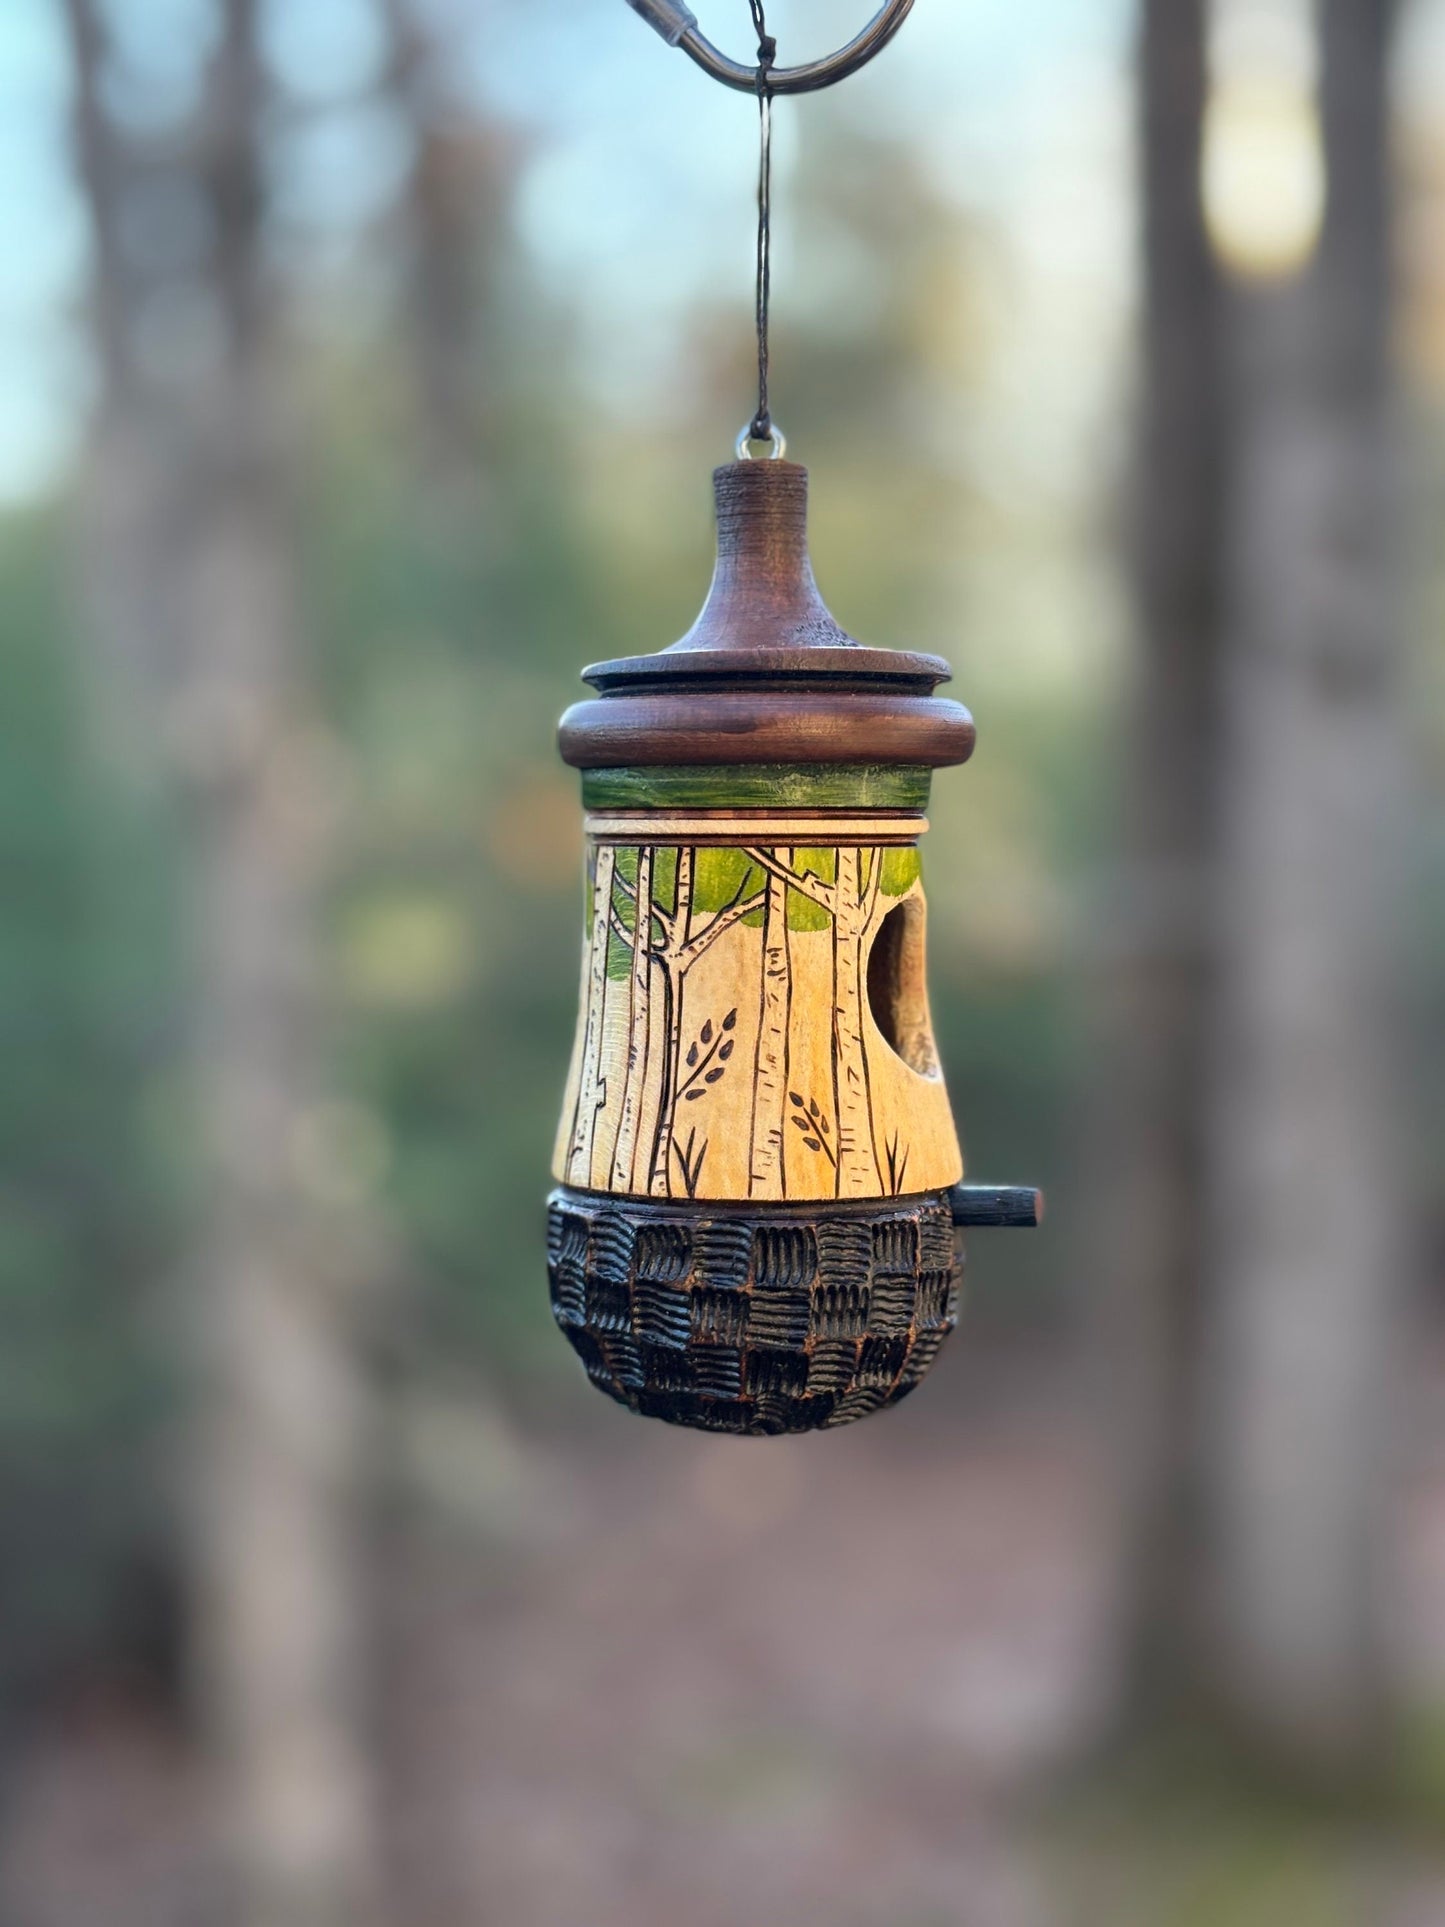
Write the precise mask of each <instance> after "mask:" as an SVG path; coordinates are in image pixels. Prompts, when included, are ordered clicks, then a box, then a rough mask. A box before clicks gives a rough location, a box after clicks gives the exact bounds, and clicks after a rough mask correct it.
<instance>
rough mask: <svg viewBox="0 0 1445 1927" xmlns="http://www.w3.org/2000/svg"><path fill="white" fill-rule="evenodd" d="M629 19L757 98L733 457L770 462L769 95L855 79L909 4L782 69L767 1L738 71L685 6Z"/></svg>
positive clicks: (780, 448) (756, 15)
mask: <svg viewBox="0 0 1445 1927" xmlns="http://www.w3.org/2000/svg"><path fill="white" fill-rule="evenodd" d="M627 4H628V5H629V6H630V7H631V8H632V10H633V12H634V13H637V14H640V15H641V16H642V18H643V19H644V20H645V21H647V23H648V25H649V26H651V27H654V28H655V29H656V30H657V32H658V33H659V34H661V35H662V38H663V39H664V40H665V41H666V42H667V44H668V45H669V46H670V47H681V48H682V50H683V52H684V53H685V54H687V55H688V56H689V57H690V58H691V59H692V60H695V61H696V62H697V64H698V66H699V67H701V68H702V70H703V72H704V73H706V74H710V75H711V76H712V78H713V79H714V80H718V81H721V82H722V84H723V85H724V86H725V87H733V88H736V89H737V90H738V91H739V92H740V93H742V92H746V93H755V94H756V95H757V97H758V115H759V122H760V132H761V156H760V165H759V170H758V252H757V333H758V405H757V409H756V411H755V412H754V414H753V417H752V419H751V421H749V422H748V424H747V426H746V427H745V428H744V429H743V431H742V433H741V434H740V435H739V436H738V441H737V456H738V460H739V461H746V460H748V459H749V458H750V456H751V454H752V449H753V445H754V443H758V442H767V443H768V444H770V451H771V456H772V459H773V460H774V461H779V460H781V459H782V457H783V455H784V454H785V453H786V452H787V442H786V440H785V438H784V436H783V432H782V430H781V429H780V428H779V427H778V425H777V423H776V422H775V421H774V420H773V417H772V412H771V409H770V408H769V404H768V318H769V307H770V305H771V299H772V249H773V225H772V222H773V97H774V95H776V94H808V93H816V92H817V91H818V90H819V89H820V88H823V87H832V86H834V85H835V84H836V83H837V82H838V81H840V80H846V79H847V78H848V76H849V75H850V74H856V73H857V72H858V70H859V68H860V67H866V66H867V64H868V62H869V61H870V60H872V59H873V58H874V56H875V55H876V54H879V53H881V52H882V51H883V49H884V48H885V47H886V46H887V45H888V42H889V41H890V40H891V39H892V38H893V36H894V34H896V33H897V31H898V29H899V28H900V27H901V26H902V25H903V22H904V21H905V20H906V19H907V18H908V15H909V13H910V12H911V11H912V9H913V0H888V4H887V5H886V6H884V7H882V8H880V10H879V11H878V12H877V13H876V14H875V15H874V17H873V19H872V20H871V21H870V22H869V24H868V25H867V26H866V27H865V28H864V29H863V31H862V33H860V34H859V35H858V36H857V38H856V39H854V40H850V41H849V42H848V44H847V46H846V47H840V48H839V49H838V50H837V52H836V53H831V54H828V55H826V56H825V57H824V58H823V59H822V60H814V61H810V62H809V63H808V65H806V66H803V67H779V66H778V65H777V64H776V62H777V53H778V43H777V41H776V40H775V39H774V38H773V37H772V35H771V34H770V33H769V32H768V23H767V16H766V13H765V10H764V0H748V10H749V12H750V13H751V15H752V21H753V28H754V31H755V32H756V33H757V36H758V57H757V62H756V64H755V65H753V66H751V67H744V66H741V65H740V64H739V63H738V62H737V61H735V60H729V59H728V57H727V55H726V54H722V53H719V52H718V50H717V48H716V47H714V46H713V45H712V43H711V41H708V40H705V39H704V38H703V36H702V35H701V34H700V33H699V32H698V28H697V15H696V14H695V13H694V12H693V11H692V9H691V8H690V7H688V6H686V5H684V4H683V0H627Z"/></svg>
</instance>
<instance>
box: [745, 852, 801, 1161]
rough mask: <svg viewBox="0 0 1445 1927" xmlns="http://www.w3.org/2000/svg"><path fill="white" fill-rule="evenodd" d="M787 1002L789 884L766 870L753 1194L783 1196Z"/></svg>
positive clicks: (787, 857) (785, 859) (786, 858)
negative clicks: (766, 884) (766, 886)
mask: <svg viewBox="0 0 1445 1927" xmlns="http://www.w3.org/2000/svg"><path fill="white" fill-rule="evenodd" d="M773 854H774V856H775V857H776V858H777V860H778V861H779V862H780V863H783V864H790V863H791V861H792V851H791V850H775V851H774V852H773ZM791 1006H792V961H791V958H790V957H789V954H788V886H787V883H786V882H785V881H784V879H783V878H781V877H779V876H775V875H774V874H773V873H772V872H771V871H770V872H769V874H768V889H767V899H766V903H765V906H764V910H763V988H762V1017H761V1022H760V1024H759V1027H758V1047H757V1054H756V1057H755V1060H754V1067H753V1117H752V1154H751V1175H750V1189H751V1191H752V1193H753V1195H754V1196H758V1195H761V1196H763V1197H774V1196H778V1195H781V1196H783V1197H786V1196H787V1182H786V1178H785V1176H784V1161H783V1148H784V1139H783V1131H784V1126H785V1124H786V1121H787V1104H788V1022H789V1017H790V1013H791ZM774 1187H777V1189H776V1190H775V1189H774Z"/></svg>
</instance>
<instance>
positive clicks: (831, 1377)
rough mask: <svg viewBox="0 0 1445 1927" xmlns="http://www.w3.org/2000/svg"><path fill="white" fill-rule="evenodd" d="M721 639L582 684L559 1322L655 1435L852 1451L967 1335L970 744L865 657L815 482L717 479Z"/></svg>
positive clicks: (883, 660)
mask: <svg viewBox="0 0 1445 1927" xmlns="http://www.w3.org/2000/svg"><path fill="white" fill-rule="evenodd" d="M714 483H715V489H716V496H717V521H718V555H717V567H716V572H715V575H714V578H713V584H712V590H711V593H710V595H709V597H708V599H707V603H706V605H705V607H704V609H703V611H702V614H701V615H700V616H699V617H698V619H697V621H696V623H695V624H694V625H693V627H692V629H691V630H690V631H689V632H688V634H687V635H686V636H684V637H683V639H682V640H681V641H680V642H678V643H675V644H674V645H673V646H672V648H670V649H666V650H664V651H662V652H661V653H660V654H657V655H647V656H634V657H626V658H623V659H621V660H618V661H614V662H607V663H600V664H596V665H594V666H593V667H592V668H590V669H588V670H586V671H585V672H584V675H585V678H586V680H587V682H589V683H590V684H591V685H592V687H593V689H594V690H595V691H596V695H595V697H594V699H593V700H591V701H587V702H583V703H579V704H578V705H576V706H575V707H574V708H572V709H571V710H569V711H568V712H567V714H566V715H565V716H564V717H563V719H562V724H561V729H560V745H561V750H562V755H563V757H564V758H565V759H566V761H567V762H568V763H570V764H572V765H573V766H574V767H575V768H578V769H580V770H581V772H582V800H583V805H584V809H585V812H586V836H587V891H586V917H585V940H584V950H583V967H582V986H581V1001H580V1008H579V1013H578V1022H577V1038H576V1045H575V1049H574V1052H573V1058H572V1068H571V1075H570V1078H569V1080H568V1085H567V1093H566V1099H565V1102H564V1105H563V1110H562V1119H561V1124H560V1128H559V1130H558V1135H557V1145H556V1155H555V1160H554V1166H553V1170H554V1176H555V1177H556V1179H557V1184H558V1188H557V1189H556V1190H555V1191H554V1192H553V1194H552V1197H551V1199H550V1202H549V1219H548V1258H549V1269H550V1275H551V1288H552V1304H553V1309H554V1312H555V1314H556V1318H557V1322H558V1324H559V1325H560V1327H561V1329H562V1331H563V1332H564V1333H565V1334H566V1336H567V1338H568V1339H569V1340H570V1341H571V1343H572V1345H573V1346H574V1347H575V1349H576V1351H577V1352H578V1354H579V1356H580V1357H581V1359H582V1362H583V1364H584V1365H585V1367H586V1369H587V1373H588V1375H589V1377H590V1378H591V1379H592V1381H593V1383H594V1384H596V1385H597V1386H598V1387H599V1388H600V1389H601V1390H603V1391H605V1392H607V1393H608V1394H609V1395H610V1396H612V1397H613V1398H616V1399H618V1400H620V1401H621V1402H622V1403H623V1404H625V1405H627V1406H629V1407H631V1408H632V1409H633V1410H634V1411H637V1412H640V1413H644V1414H646V1415H649V1416H652V1417H657V1418H663V1419H668V1420H670V1421H672V1422H674V1423H677V1424H684V1425H693V1426H700V1427H704V1428H706V1429H709V1430H717V1431H726V1432H741V1433H774V1432H791V1431H806V1430H812V1429H815V1428H818V1427H825V1426H835V1425H841V1424H846V1423H847V1422H849V1421H850V1420H852V1419H856V1418H861V1417H863V1416H864V1415H866V1414H867V1413H869V1412H873V1411H876V1410H878V1409H879V1408H880V1407H882V1406H884V1405H888V1404H891V1403H893V1402H894V1401H896V1400H897V1399H899V1398H901V1397H903V1396H904V1394H905V1393H907V1392H909V1391H911V1390H912V1389H913V1387H914V1386H916V1385H917V1384H918V1382H919V1380H920V1379H921V1378H922V1377H923V1375H924V1373H925V1372H926V1371H927V1370H928V1368H929V1366H930V1365H931V1364H932V1363H933V1360H934V1358H935V1357H936V1356H937V1353H938V1350H939V1347H940V1346H941V1345H942V1343H943V1341H944V1339H945V1338H946V1337H947V1335H948V1333H949V1332H950V1331H951V1330H952V1329H953V1326H954V1322H955V1318H956V1311H957V1297H958V1284H959V1277H960V1269H961V1253H960V1252H959V1250H958V1249H957V1248H956V1243H955V1238H956V1222H967V1221H972V1222H979V1223H1032V1222H1034V1221H1035V1218H1036V1207H1037V1197H1036V1194H1035V1193H1033V1192H1029V1191H1010V1192H1003V1191H970V1190H967V1189H965V1188H963V1187H961V1186H960V1179H961V1178H962V1175H963V1160H962V1157H961V1155H960V1151H959V1144H958V1137H957V1133H956V1131H955V1128H954V1122H953V1116H952V1112H951V1110H950V1107H949V1100H948V1093H947V1090H946V1088H945V1085H944V1080H943V1074H942V1071H941V1069H940V1066H939V1062H938V1053H937V1051H936V1049H935V1046H934V1040H933V1030H932V1025H931V1023H930V1019H929V1009H928V990H927V983H926V977H925V949H926V935H927V922H928V910H927V900H926V897H925V893H924V882H923V866H922V860H921V855H920V839H921V838H922V836H923V833H924V831H925V830H926V829H927V827H928V825H927V820H926V816H925V811H926V810H927V807H928V798H929V787H930V783H931V781H932V776H933V772H934V770H935V769H938V768H942V767H945V766H947V765H950V764H956V763H962V762H964V761H965V760H966V759H967V758H968V756H969V754H970V752H971V750H972V748H973V743H974V726H973V721H972V719H971V717H970V716H969V714H968V711H967V710H966V709H964V708H963V706H962V705H961V704H959V703H956V702H952V701H949V700H948V699H946V698H944V697H940V696H939V695H938V694H937V693H936V692H937V689H938V686H939V685H940V684H941V683H943V682H944V681H946V680H947V677H948V674H949V670H948V665H947V664H946V663H945V662H943V661H942V660H941V659H940V658H939V657H936V656H928V655H911V654H904V653H902V652H899V651H894V650H889V649H874V648H865V647H863V646H861V645H859V644H858V643H856V642H855V641H854V640H853V639H852V638H851V637H850V636H848V635H846V634H845V633H844V632H843V630H842V629H841V628H840V627H839V626H838V624H837V623H836V622H835V621H834V619H833V617H832V616H831V615H830V614H829V612H828V610H827V608H826V607H825V606H824V604H823V602H822V600H821V598H820V596H819V594H818V590H817V587H816V585H815V583H814V580H813V572H812V567H811V565H810V562H809V559H808V549H807V490H808V476H807V470H806V469H804V468H801V467H798V466H797V465H795V464H793V463H790V462H786V461H780V460H774V461H757V462H751V461H738V462H735V463H732V464H730V465H728V466H727V467H724V468H721V469H719V470H718V471H717V473H716V475H715V477H714Z"/></svg>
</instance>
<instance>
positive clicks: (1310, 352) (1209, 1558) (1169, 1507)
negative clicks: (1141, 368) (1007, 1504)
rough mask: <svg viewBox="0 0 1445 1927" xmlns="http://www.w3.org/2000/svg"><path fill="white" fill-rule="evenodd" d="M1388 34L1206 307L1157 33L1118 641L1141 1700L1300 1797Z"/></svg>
mask: <svg viewBox="0 0 1445 1927" xmlns="http://www.w3.org/2000/svg"><path fill="white" fill-rule="evenodd" d="M1390 11H1391V10H1390V8H1389V6H1387V5H1383V4H1381V0H1326V4H1325V5H1324V7H1323V9H1322V15H1321V20H1322V29H1323V68H1324V101H1323V106H1324V116H1323V118H1324V135H1325V143H1326V149H1327V164H1328V169H1329V180H1330V193H1329V212H1328V216H1327V222H1326V228H1325V233H1324V236H1323V240H1322V244H1321V248H1320V251H1319V254H1318V257H1317V259H1316V261H1315V262H1314V264H1313V265H1312V267H1311V268H1310V270H1309V271H1308V272H1307V273H1306V274H1305V275H1303V276H1302V277H1301V278H1300V279H1299V280H1298V281H1297V282H1295V283H1294V284H1292V285H1289V286H1285V287H1279V286H1274V287H1269V288H1265V287H1259V286H1256V287H1253V288H1241V289H1238V290H1235V291H1234V292H1233V293H1232V295H1230V296H1228V297H1226V296H1224V295H1223V294H1222V292H1221V288H1220V285H1219V282H1218V278H1217V271H1216V269H1215V267H1214V266H1213V264H1212V261H1211V258H1210V252H1209V243H1208V238H1207V234H1206V231H1205V228H1204V223H1203V218H1202V212H1201V205H1200V194H1199V177H1200V159H1201V135H1202V124H1203V123H1202V117H1203V110H1204V106H1205V101H1206V63H1205V25H1206V22H1205V6H1204V0H1148V4H1147V5H1146V8H1145V28H1144V42H1143V60H1142V74H1141V83H1142V95H1143V123H1144V132H1143V162H1144V175H1145V209H1146V213H1145V292H1146V307H1145V312H1146V321H1145V333H1146V352H1145V394H1144V400H1143V410H1142V415H1143V432H1142V438H1141V455H1140V493H1139V505H1138V517H1137V534H1138V550H1137V555H1136V562H1135V581H1136V597H1137V606H1138V611H1139V620H1140V628H1141V631H1142V640H1143V653H1142V661H1141V666H1140V682H1139V704H1138V714H1137V717H1136V721H1135V729H1134V742H1135V756H1134V767H1133V786H1132V792H1131V805H1132V809H1131V815H1132V843H1131V855H1132V860H1133V866H1134V868H1133V873H1134V875H1135V877H1136V879H1137V882H1136V887H1135V890H1134V891H1133V893H1132V897H1131V900H1130V902H1129V904H1128V905H1127V906H1126V907H1127V909H1128V911H1129V912H1130V913H1131V914H1130V918H1129V921H1128V923H1127V924H1126V929H1127V930H1128V932H1129V934H1130V935H1131V937H1132V940H1133V941H1132V946H1131V950H1130V955H1129V958H1128V959H1127V961H1126V967H1125V968H1124V969H1123V970H1121V972H1120V973H1119V989H1120V993H1121V997H1122V999H1123V1003H1122V1010H1121V1014H1120V1016H1121V1021H1120V1036H1121V1038H1122V1039H1123V1042H1122V1045H1121V1047H1120V1051H1119V1056H1118V1073H1117V1077H1116V1079H1115V1080H1114V1081H1115V1085H1116V1091H1117V1099H1116V1101H1117V1102H1118V1105H1119V1112H1120V1116H1119V1121H1118V1125H1117V1128H1116V1130H1115V1131H1114V1132H1113V1133H1112V1135H1111V1143H1112V1146H1113V1147H1114V1150H1115V1155H1116V1156H1118V1157H1119V1159H1120V1162H1121V1169H1120V1171H1119V1178H1120V1182H1119V1184H1117V1185H1115V1186H1111V1189H1110V1201H1111V1210H1113V1211H1116V1213H1117V1234H1118V1235H1117V1243H1116V1248H1115V1249H1114V1250H1113V1252H1112V1253H1111V1271H1110V1277H1111V1288H1110V1291H1109V1293H1108V1294H1107V1296H1108V1299H1109V1302H1110V1304H1111V1305H1112V1307H1113V1310H1114V1313H1115V1314H1116V1318H1115V1324H1114V1327H1113V1332H1112V1336H1113V1341H1114V1342H1113V1346H1112V1355H1113V1357H1114V1359H1115V1361H1116V1363H1117V1364H1118V1365H1119V1366H1120V1368H1121V1371H1122V1387H1121V1389H1122V1392H1123V1396H1122V1397H1120V1398H1119V1399H1118V1402H1117V1407H1116V1410H1117V1412H1118V1414H1119V1416H1120V1417H1121V1419H1122V1424H1121V1426H1120V1433H1121V1437H1122V1440H1123V1443H1124V1446H1125V1450H1126V1455H1127V1458H1128V1465H1127V1467H1126V1470H1125V1473H1124V1477H1123V1485H1124V1490H1125V1494H1126V1502H1127V1503H1126V1516H1127V1519H1128V1522H1129V1529H1130V1551H1131V1554H1132V1570H1131V1581H1132V1584H1131V1592H1132V1606H1133V1611H1134V1615H1135V1617H1134V1621H1133V1625H1132V1628H1131V1631H1132V1658H1133V1662H1134V1684H1135V1687H1136V1689H1138V1690H1139V1692H1140V1694H1141V1697H1142V1701H1143V1708H1144V1710H1145V1711H1148V1710H1149V1709H1150V1708H1151V1706H1153V1705H1156V1704H1157V1701H1158V1699H1159V1697H1160V1696H1161V1695H1162V1696H1163V1697H1165V1698H1166V1699H1167V1698H1170V1697H1177V1696H1178V1695H1179V1694H1180V1693H1183V1694H1184V1695H1186V1696H1189V1695H1193V1694H1195V1693H1200V1692H1202V1693H1203V1694H1205V1695H1206V1696H1207V1697H1209V1698H1211V1699H1212V1700H1213V1701H1214V1703H1215V1704H1216V1706H1217V1707H1219V1708H1220V1709H1221V1710H1224V1711H1227V1713H1228V1714H1229V1716H1230V1717H1231V1718H1232V1719H1235V1720H1237V1721H1239V1722H1241V1723H1242V1724H1243V1725H1244V1726H1245V1727H1247V1728H1248V1729H1249V1730H1250V1731H1251V1732H1252V1734H1253V1735H1254V1737H1255V1738H1256V1740H1264V1741H1267V1742H1270V1743H1273V1744H1274V1745H1276V1746H1277V1747H1278V1748H1279V1750H1280V1751H1281V1752H1282V1753H1283V1754H1285V1755H1286V1756H1288V1757H1291V1758H1293V1759H1294V1760H1296V1761H1297V1762H1300V1763H1303V1764H1306V1765H1310V1766H1324V1767H1335V1768H1344V1767H1349V1766H1352V1765H1356V1764H1361V1763H1363V1762H1364V1760H1365V1759H1366V1758H1367V1756H1368V1754H1369V1751H1370V1748H1371V1745H1372V1741H1373V1739H1374V1737H1375V1735H1376V1732H1377V1730H1378V1726H1377V1715H1378V1713H1379V1711H1380V1672H1379V1652H1378V1628H1379V1622H1378V1616H1377V1612H1376V1604H1377V1602H1376V1600H1375V1598H1374V1596H1373V1594H1374V1589H1375V1587H1376V1585H1377V1584H1378V1580H1379V1576H1380V1571H1381V1567H1380V1561H1379V1558H1378V1553H1379V1535H1380V1533H1381V1530H1382V1528H1383V1527H1384V1525H1385V1523H1386V1513H1387V1498H1388V1493H1387V1489H1386V1487H1385V1484H1384V1480H1383V1473H1384V1470H1385V1465H1384V1460H1385V1449H1386V1433H1387V1428H1388V1420H1389V1406H1390V1399H1389V1387H1388V1378H1387V1367H1388V1361H1389V1358H1390V1356H1391V1346H1392V1339H1393V1333H1394V1323H1395V1309H1396V1304H1397V1300H1398V1295H1399V1290H1400V1285H1401V1278H1402V1265H1403V1261H1402V1254H1401V1251H1400V1240H1399V1234H1398V1226H1399V1223H1400V1215H1399V1209H1398V1204H1397V1200H1396V1197H1395V1188H1394V1184H1393V1174H1394V1172H1395V1171H1396V1170H1397V1169H1398V1160H1397V1159H1396V1157H1395V1156H1394V1148H1393V1138H1392V1128H1393V1122H1394V1116H1395V1091H1394V1088H1393V1082H1392V1074H1391V1072H1392V1066H1391V1056H1392V1037H1391V1032H1392V1018H1393V1013H1394V1010H1395V1008H1396V998H1395V996H1394V994H1393V992H1394V986H1393V985H1392V982H1391V973H1390V960H1391V955H1392V943H1393V941H1394V939H1395V938H1396V936H1397V920H1396V917H1395V915H1394V913H1393V906H1392V899H1393V892H1394V885H1395V881H1396V872H1397V855H1398V847H1397V846H1398V834H1397V833H1398V829H1399V823H1400V808H1399V799H1398V796H1397V785H1398V781H1399V771H1400V763H1401V755H1402V750H1401V743H1400V738H1399V735H1398V731H1397V725H1396V713H1395V680H1396V678H1395V668H1396V660H1397V656H1398V627H1397V622H1396V616H1395V608H1394V593H1393V583H1392V577H1393V571H1392V568H1391V557H1392V547H1393V545H1392V543H1391V541H1390V535H1389V531H1390V523H1391V517H1392V510H1393V507H1394V494H1393V486H1392V460H1391V406H1390V378H1389V353H1388V344H1389V314H1390V282H1391V275H1390V258H1389V219H1388V212H1389V210H1388V199H1389V197H1388V192H1387V165H1388V162H1387V152H1388V142H1387V115H1386V99H1385V72H1386V45H1387V38H1388V29H1389V21H1390Z"/></svg>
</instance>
